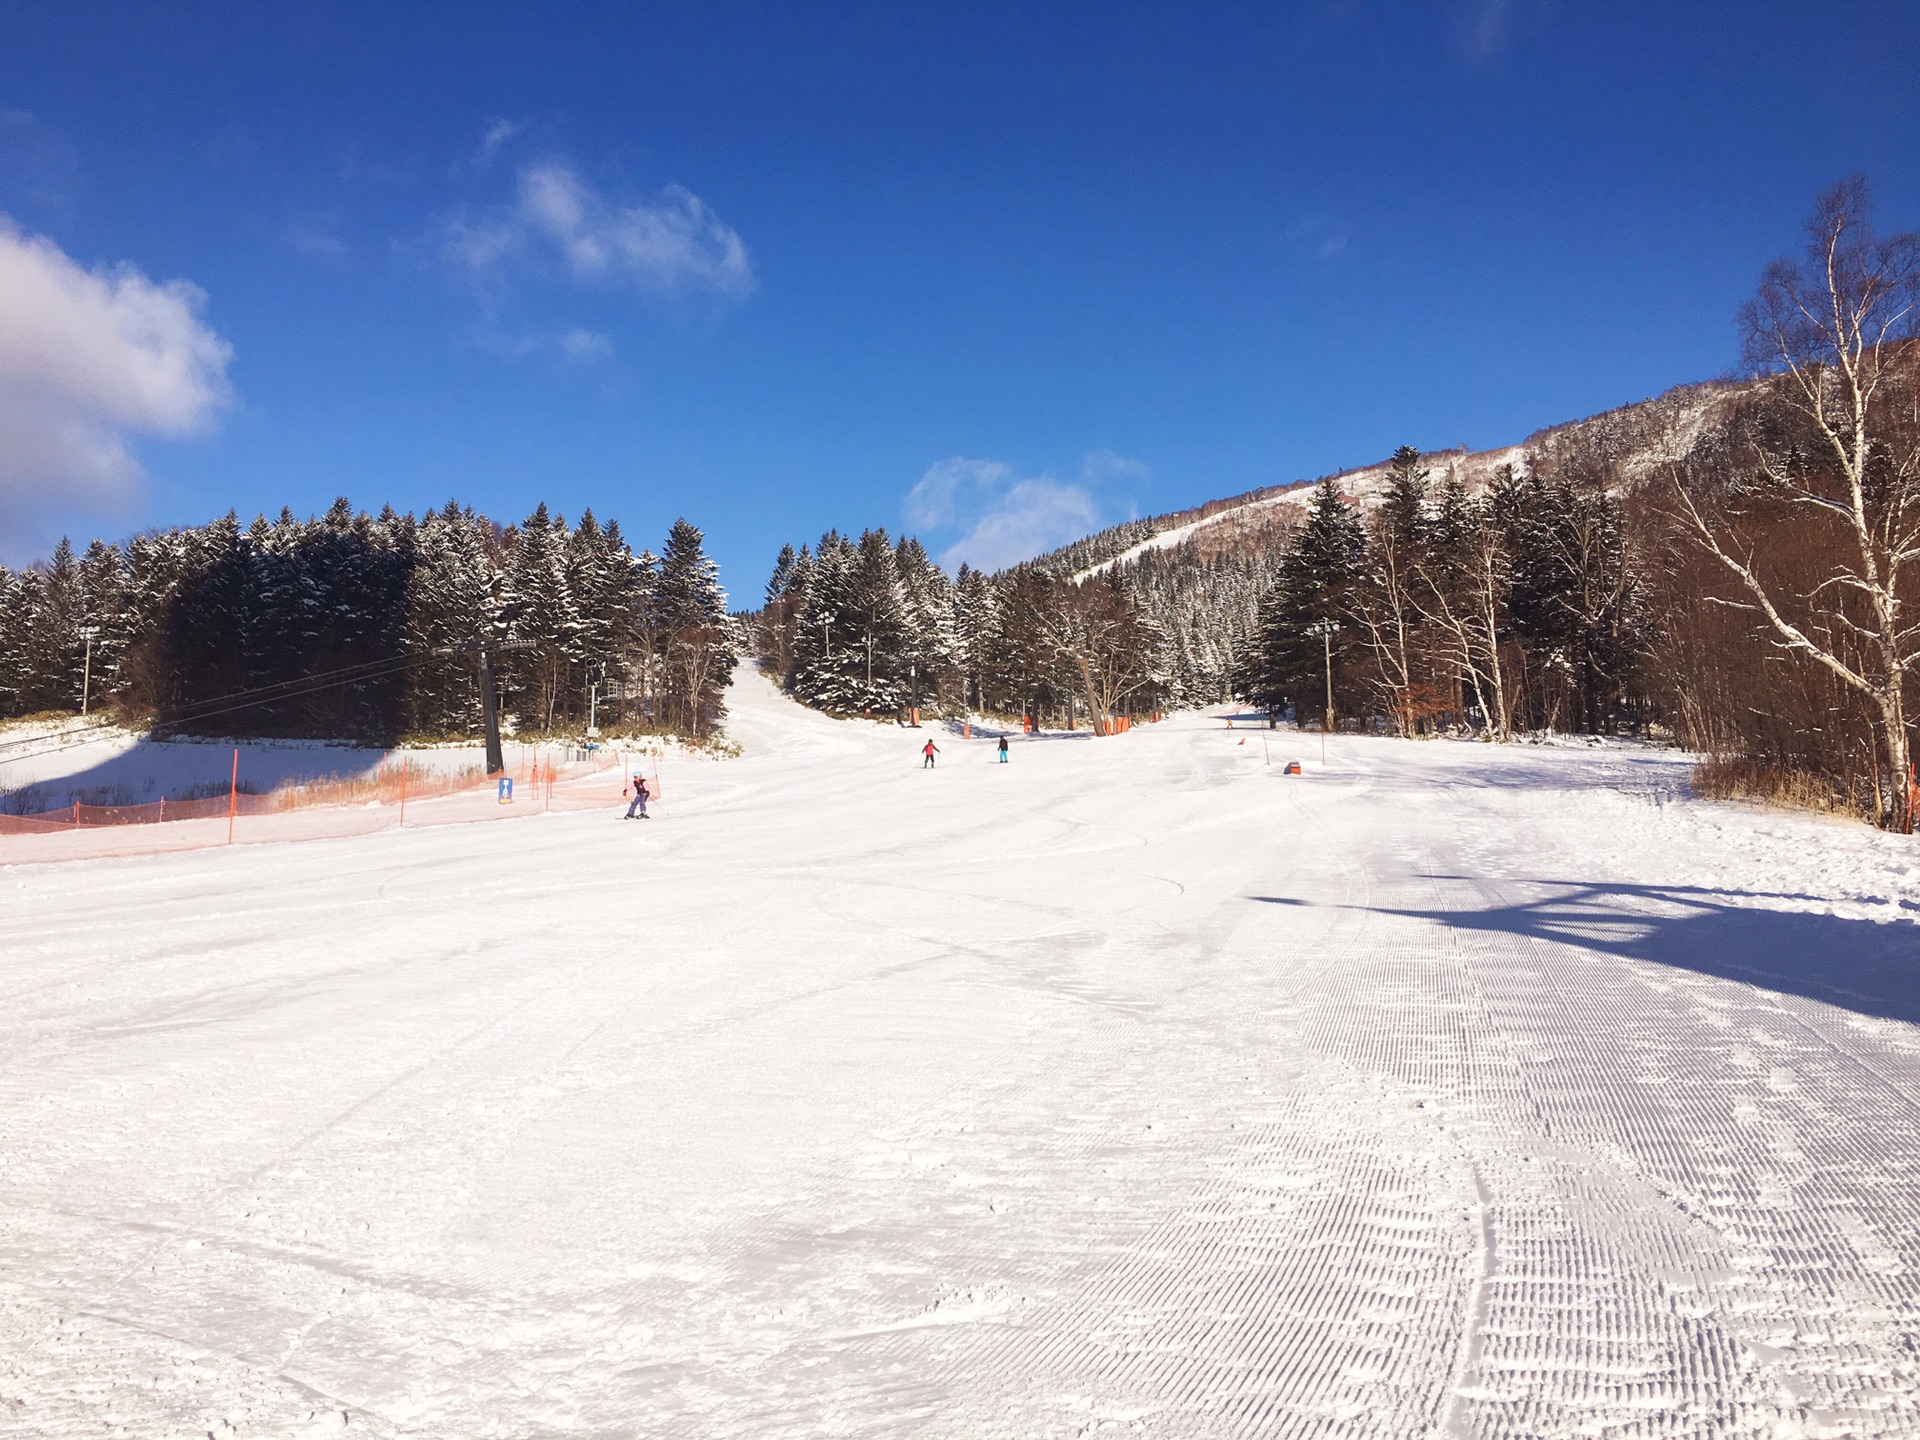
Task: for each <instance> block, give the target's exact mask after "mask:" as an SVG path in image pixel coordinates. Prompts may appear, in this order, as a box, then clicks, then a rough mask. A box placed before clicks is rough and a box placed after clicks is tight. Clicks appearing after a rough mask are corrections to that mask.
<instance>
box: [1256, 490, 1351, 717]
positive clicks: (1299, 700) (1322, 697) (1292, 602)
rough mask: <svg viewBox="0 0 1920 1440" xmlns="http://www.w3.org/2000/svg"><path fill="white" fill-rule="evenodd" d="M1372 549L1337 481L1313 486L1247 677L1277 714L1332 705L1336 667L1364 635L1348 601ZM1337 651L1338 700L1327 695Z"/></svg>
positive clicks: (1262, 623)
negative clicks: (1288, 708)
mask: <svg viewBox="0 0 1920 1440" xmlns="http://www.w3.org/2000/svg"><path fill="white" fill-rule="evenodd" d="M1366 554H1367V532H1366V527H1365V526H1364V525H1363V524H1362V523H1361V521H1360V516H1359V514H1358V513H1357V512H1356V510H1355V509H1354V507H1353V505H1352V504H1351V503H1350V502H1349V501H1348V499H1347V497H1346V495H1345V494H1343V493H1342V491H1341V489H1340V486H1339V484H1338V482H1337V481H1335V480H1333V479H1332V478H1328V479H1325V480H1322V481H1321V482H1320V483H1319V484H1318V485H1317V486H1315V487H1314V492H1313V499H1312V500H1311V501H1310V502H1309V503H1308V506H1307V519H1306V523H1305V524H1303V525H1302V526H1301V527H1300V528H1299V529H1298V530H1297V531H1296V532H1295V533H1294V537H1293V544H1292V546H1291V547H1290V548H1289V549H1288V551H1287V555H1286V558H1285V559H1284V560H1283V561H1282V562H1281V565H1280V574H1279V576H1278V578H1277V580H1276V582H1275V584H1274V587H1273V589H1272V591H1270V592H1269V594H1268V596H1267V599H1266V602H1265V604H1264V605H1263V607H1262V610H1261V616H1260V635H1259V640H1258V647H1257V650H1256V653H1255V655H1254V663H1253V666H1252V673H1251V675H1250V677H1249V682H1250V687H1251V691H1252V693H1251V694H1250V696H1249V698H1251V699H1255V700H1257V701H1259V702H1260V703H1262V704H1265V705H1266V706H1267V707H1268V710H1269V713H1271V714H1275V715H1277V714H1278V713H1279V711H1280V710H1281V709H1283V708H1284V707H1285V706H1287V705H1289V704H1291V705H1294V706H1296V707H1297V713H1298V714H1300V715H1302V716H1304V715H1306V714H1308V713H1309V712H1313V713H1320V712H1322V711H1323V710H1324V711H1332V710H1334V708H1335V704H1337V700H1338V695H1337V691H1338V688H1339V687H1338V670H1339V667H1340V666H1341V664H1342V663H1343V662H1344V661H1345V660H1346V659H1347V657H1348V656H1349V655H1350V654H1351V653H1352V651H1353V649H1354V647H1355V645H1356V643H1357V640H1358V636H1357V633H1356V630H1357V627H1356V626H1355V624H1354V622H1353V618H1352V616H1351V615H1350V614H1349V613H1348V609H1347V607H1348V604H1349V602H1350V601H1351V599H1352V597H1353V590H1354V587H1355V585H1356V584H1357V583H1358V581H1359V579H1360V576H1361V573H1362V569H1363V566H1364V565H1365V562H1366ZM1329 653H1331V655H1332V666H1333V670H1334V672H1335V673H1334V680H1335V685H1334V688H1335V690H1336V695H1335V702H1334V703H1333V704H1330V703H1328V700H1327V695H1326V692H1327V688H1328V686H1327V670H1328V662H1327V656H1328V654H1329Z"/></svg>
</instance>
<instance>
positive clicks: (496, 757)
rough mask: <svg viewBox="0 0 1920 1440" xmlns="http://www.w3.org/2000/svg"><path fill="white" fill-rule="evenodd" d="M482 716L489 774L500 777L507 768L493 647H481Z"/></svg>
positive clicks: (487, 645) (484, 644)
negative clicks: (501, 747)
mask: <svg viewBox="0 0 1920 1440" xmlns="http://www.w3.org/2000/svg"><path fill="white" fill-rule="evenodd" d="M480 715H481V718H482V720H483V721H484V722H485V723H486V727H487V774H489V775H498V774H499V773H500V772H501V771H502V770H505V769H506V768H507V762H506V759H505V757H504V756H502V755H501V753H500V697H499V695H497V694H496V693H495V692H494V688H493V646H491V645H489V644H487V643H486V642H485V641H482V642H481V645H480Z"/></svg>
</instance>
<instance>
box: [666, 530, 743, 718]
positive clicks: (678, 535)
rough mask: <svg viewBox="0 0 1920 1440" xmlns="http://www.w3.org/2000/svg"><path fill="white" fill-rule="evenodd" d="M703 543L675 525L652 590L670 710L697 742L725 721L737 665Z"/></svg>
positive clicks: (722, 597)
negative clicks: (726, 698)
mask: <svg viewBox="0 0 1920 1440" xmlns="http://www.w3.org/2000/svg"><path fill="white" fill-rule="evenodd" d="M704 543H705V537H704V536H703V535H702V534H701V533H700V530H699V529H698V527H696V526H694V525H693V524H691V523H690V522H688V521H687V520H686V519H684V518H682V519H679V520H676V521H674V523H673V529H672V530H670V531H669V532H668V534H667V544H666V549H665V551H664V553H663V554H662V555H661V557H660V576H659V581H658V583H657V585H656V586H655V590H654V608H655V611H656V613H657V614H658V616H659V635H660V641H661V646H662V658H663V661H664V664H663V671H664V679H665V682H666V686H665V688H666V699H667V706H668V710H669V712H670V713H672V714H673V715H674V716H675V717H676V718H677V719H678V720H679V721H680V723H683V724H684V725H685V726H686V728H687V730H688V731H689V733H691V734H693V735H695V736H698V735H700V734H701V733H703V732H704V731H705V730H707V729H709V728H710V727H712V726H713V725H715V724H717V723H719V721H720V720H721V719H722V718H723V717H724V716H725V714H726V703H725V700H724V695H725V691H726V688H727V686H728V684H730V683H731V682H732V679H733V669H734V666H735V665H736V664H737V663H738V661H739V652H738V647H737V645H736V642H735V636H734V627H733V621H732V619H731V617H729V616H728V614H727V595H726V591H724V590H723V589H721V588H720V570H719V567H718V566H717V565H715V564H714V562H713V561H712V560H711V559H710V558H709V557H708V556H707V553H706V551H705V549H704V548H703V547H704Z"/></svg>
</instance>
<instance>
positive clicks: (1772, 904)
mask: <svg viewBox="0 0 1920 1440" xmlns="http://www.w3.org/2000/svg"><path fill="white" fill-rule="evenodd" d="M734 703H735V711H736V720H735V723H734V733H735V734H736V736H737V737H738V738H739V739H741V740H742V741H743V743H744V744H745V745H746V747H747V751H748V754H747V757H746V758H745V759H742V760H740V761H737V762H731V763H724V764H718V763H717V764H706V765H701V766H693V765H689V766H687V767H686V769H685V771H684V773H683V774H682V775H681V776H680V777H678V778H677V779H675V780H674V781H673V783H670V784H669V786H668V788H667V795H668V797H669V802H670V803H667V804H665V805H663V806H662V807H661V813H660V815H659V816H658V818H656V819H653V820H650V821H647V822H645V823H642V822H638V821H635V822H631V823H629V822H624V821H622V820H620V819H619V818H618V816H617V814H614V813H588V814H575V815H553V816H548V817H539V818H529V819H525V820H518V821H515V822H513V823H511V824H504V825H472V826H453V827H447V828H441V829H429V830H421V831H404V832H387V833H382V834H378V835H374V836H369V837H364V838H361V839H356V840H342V841H325V842H315V843H309V844H303V845H286V846H276V845H260V846H254V847H239V848H236V849H234V850H215V851H205V852H198V853H189V854H177V855H168V856H159V857H152V858H148V859H143V860H131V861H106V862H83V863H72V864H66V865H52V866H37V867H36V866H14V867H9V868H0V995H3V996H4V1000H5V1003H4V1006H3V1007H0V1434H6V1435H10V1436H11V1435H20V1436H28V1435H31V1436H37V1437H66V1436H83V1435H84V1436H98V1435H107V1434H116V1433H119V1434H128V1435H134V1436H141V1437H149V1436H165V1435H180V1436H202V1435H206V1434H209V1433H212V1434H214V1435H216V1436H226V1435H229V1434H233V1435H241V1436H287V1435H294V1436H297V1435H306V1434H314V1435H320V1434H329V1433H335V1432H336V1431H338V1430H340V1429H341V1428H342V1427H343V1426H344V1428H345V1433H346V1434H348V1435H356V1434H362V1435H373V1436H434V1437H450V1440H454V1437H457V1440H471V1437H486V1436H515V1437H522V1436H526V1437H531V1436H557V1435H591V1436H653V1435H663V1436H664V1435H675V1436H679V1435H686V1436H702V1437H705V1436H756V1437H759V1436H783V1435H787V1436H802V1435H806V1436H813V1435H859V1436H879V1435H900V1436H907V1435H911V1436H954V1437H962V1436H965V1437H972V1436H1008V1437H1015V1436H1019V1437H1025V1436H1045V1435H1060V1436H1066V1435H1082V1434H1091V1433H1115V1434H1128V1433H1138V1434H1145V1435H1155V1436H1171V1435H1193V1436H1201V1435H1205V1436H1214V1435H1229V1434H1232V1435H1255V1434H1259V1435H1326V1436H1354V1437H1360V1436H1367V1437H1376V1436H1411V1435H1428V1434H1431V1435H1511V1436H1576V1435H1633V1436H1649V1437H1650V1436H1680V1435H1686V1436H1720V1435H1729V1436H1730V1435H1766V1436H1781V1435H1863V1436H1864V1435H1873V1436H1884V1435H1911V1434H1920V1353H1917V1352H1916V1349H1915V1344H1914V1336H1915V1334H1916V1333H1920V1024H1917V1023H1916V1022H1920V926H1916V924H1915V920H1916V918H1920V909H1917V908H1916V902H1915V898H1914V897H1915V896H1916V895H1920V848H1917V847H1916V845H1915V844H1914V842H1912V841H1908V840H1904V839H1900V838H1896V837H1890V836H1882V835H1877V834H1874V833H1872V832H1870V831H1868V830H1865V829H1863V828H1859V827H1852V826H1843V825H1838V824H1827V823H1821V822H1818V821H1814V820H1805V819H1799V818H1794V817H1782V816H1775V815H1769V814H1764V813H1760V812H1749V811H1743V810H1738V809H1734V808H1730V807H1724V806H1714V805H1706V804H1701V803H1696V802H1693V801H1691V800H1688V799H1687V798H1685V789H1684V774H1685V772H1684V766H1683V765H1682V764H1681V763H1680V761H1679V760H1678V759H1676V758H1674V757H1670V756H1664V755H1660V754H1649V753H1644V752H1634V751H1622V750H1618V749H1601V750H1595V751H1585V750H1580V749H1573V748H1564V749H1562V748H1538V749H1521V748H1516V749H1512V750H1506V751H1497V750H1492V749H1488V748H1484V747H1479V746H1474V745H1468V744H1447V743H1433V744H1426V745H1418V744H1404V743H1399V742H1393V741H1385V740H1374V739H1359V738H1346V739H1336V741H1335V742H1334V747H1333V750H1332V752H1331V756H1330V759H1331V764H1330V765H1329V766H1328V767H1327V768H1326V769H1324V770H1323V769H1322V768H1321V767H1320V765H1319V763H1318V742H1317V741H1313V740H1307V739H1305V738H1304V737H1298V736H1292V735H1288V734H1285V733H1284V732H1283V733H1281V734H1279V735H1277V736H1271V737H1270V736H1268V735H1266V734H1265V733H1264V732H1261V731H1257V730H1255V731H1242V730H1237V729H1236V730H1232V731H1229V730H1227V729H1226V728H1225V726H1224V722H1222V721H1221V720H1219V719H1214V718H1205V717H1186V718H1182V719H1177V720H1172V721H1169V722H1167V723H1166V724H1163V725H1160V726H1153V727H1142V728H1141V729H1138V730H1135V731H1133V732H1132V733H1131V734H1129V735H1126V736H1123V737H1118V738H1115V739H1109V740H1091V739H1086V738H1081V739H1077V740H1075V739H1065V738H1052V737H1049V738H1047V739H1044V740H1041V741H1026V740H1023V739H1019V738H1016V739H1015V741H1014V743H1013V759H1012V763H1011V764H1009V765H1006V766H1004V767H1003V766H1000V765H997V764H995V763H993V760H992V745H991V742H990V741H989V740H987V739H984V738H981V739H975V740H974V741H972V742H971V743H969V742H966V741H963V740H961V739H960V738H959V737H958V736H949V735H947V734H946V733H944V732H935V733H936V734H937V738H938V739H939V743H940V744H941V746H942V748H943V751H944V753H943V755H942V757H941V762H940V768H939V769H938V770H936V771H935V772H933V773H931V774H929V773H926V772H924V771H922V770H920V769H919V768H917V766H918V761H917V756H916V754H915V751H916V749H917V746H918V743H919V741H920V739H921V736H920V735H919V734H916V733H912V732H903V731H900V730H897V729H891V728H882V727H877V726H871V725H858V724H840V723H836V722H833V721H830V720H827V719H824V718H821V717H818V716H814V715H811V714H807V713H804V712H802V711H800V710H798V709H797V708H795V707H793V706H792V705H791V704H789V703H788V702H786V701H785V700H783V699H781V698H779V697H778V696H777V695H775V694H774V693H773V692H772V690H771V689H770V688H769V687H768V686H767V685H766V683H765V682H764V681H762V680H760V679H759V678H758V677H757V676H753V675H745V676H743V677H742V680H741V682H740V684H739V686H738V687H736V695H735V702H734ZM1268 754H1270V755H1271V758H1272V761H1273V762H1274V763H1273V764H1272V765H1271V766H1269V765H1268V764H1266V763H1265V761H1266V758H1267V756H1268ZM1295 757H1298V758H1301V759H1303V760H1305V761H1306V762H1307V763H1306V770H1307V773H1306V774H1305V775H1304V776H1302V777H1298V778H1293V779H1289V778H1286V777H1284V776H1283V775H1282V773H1281V768H1280V765H1281V762H1282V761H1283V760H1285V759H1289V758H1295Z"/></svg>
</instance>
